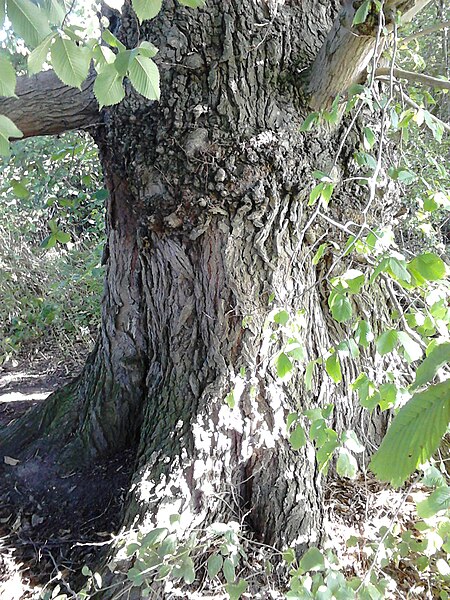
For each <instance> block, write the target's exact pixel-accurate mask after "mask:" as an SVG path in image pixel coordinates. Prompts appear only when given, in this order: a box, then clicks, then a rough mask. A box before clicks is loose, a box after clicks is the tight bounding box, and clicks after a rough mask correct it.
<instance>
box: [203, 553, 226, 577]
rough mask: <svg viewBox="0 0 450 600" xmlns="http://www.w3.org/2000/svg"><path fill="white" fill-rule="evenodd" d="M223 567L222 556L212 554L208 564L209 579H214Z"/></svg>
mask: <svg viewBox="0 0 450 600" xmlns="http://www.w3.org/2000/svg"><path fill="white" fill-rule="evenodd" d="M222 565H223V558H222V556H221V555H220V554H211V556H210V557H209V558H208V561H207V563H206V570H207V571H208V577H209V578H210V579H214V577H216V576H217V575H218V573H219V571H220V570H221V568H222Z"/></svg>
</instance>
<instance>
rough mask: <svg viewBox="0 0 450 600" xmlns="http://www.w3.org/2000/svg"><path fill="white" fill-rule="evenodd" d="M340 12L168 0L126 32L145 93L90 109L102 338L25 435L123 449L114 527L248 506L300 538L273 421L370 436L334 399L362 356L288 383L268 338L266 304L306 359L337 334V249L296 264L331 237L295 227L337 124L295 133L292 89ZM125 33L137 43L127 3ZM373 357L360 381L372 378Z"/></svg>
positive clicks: (357, 205) (300, 511)
mask: <svg viewBox="0 0 450 600" xmlns="http://www.w3.org/2000/svg"><path fill="white" fill-rule="evenodd" d="M338 5H339V3H338V2H317V1H313V0H305V1H303V2H286V3H284V5H283V7H282V8H280V7H279V6H278V5H277V3H274V2H269V3H267V4H266V3H264V2H259V1H256V0H240V1H239V2H234V1H230V2H223V3H220V5H216V3H212V2H211V3H208V6H207V8H205V9H204V10H197V11H190V10H188V9H184V8H182V7H180V5H179V4H178V3H175V2H171V0H169V1H168V2H165V3H164V8H163V12H162V13H161V14H160V15H159V16H158V17H157V18H156V19H154V20H152V21H151V22H150V23H144V24H143V26H141V27H140V29H139V40H142V39H149V40H150V41H152V42H153V43H155V45H157V46H158V47H159V49H160V52H159V54H158V55H157V57H156V59H155V60H156V61H157V63H158V66H159V68H160V73H161V89H162V95H161V101H160V102H159V103H152V102H148V101H146V100H145V99H144V98H142V97H141V96H139V95H138V94H136V93H135V92H133V91H132V90H128V91H129V93H128V94H127V97H126V99H125V100H124V102H123V103H122V104H120V105H119V106H117V107H115V108H113V109H111V110H108V111H105V113H104V126H102V127H101V128H99V132H98V134H97V141H98V143H99V147H100V151H101V156H102V160H103V166H104V170H105V177H106V182H107V185H108V187H109V192H110V199H109V202H108V212H107V235H108V240H107V248H106V252H105V260H106V265H107V276H106V284H105V296H104V302H103V316H102V329H101V337H100V340H99V343H98V345H97V348H96V350H95V351H94V353H93V354H92V356H91V357H90V359H89V362H88V365H87V367H86V369H85V371H84V373H83V374H82V375H81V376H80V378H79V380H78V381H76V382H75V383H74V384H72V387H71V388H70V389H69V390H68V393H67V394H66V397H65V398H66V400H65V404H64V406H63V407H61V404H60V402H61V395H60V396H54V397H53V398H52V399H50V401H49V403H48V404H47V406H46V408H45V410H44V412H39V416H40V424H39V426H37V427H36V415H31V416H30V417H28V421H27V422H26V427H27V432H28V433H27V436H28V437H27V439H28V440H31V439H32V438H39V436H41V435H42V434H43V433H44V434H45V435H47V438H44V440H43V441H41V442H39V443H40V444H42V445H43V446H45V445H47V446H51V443H50V442H51V441H52V440H53V441H54V440H55V439H56V438H57V437H58V436H59V437H61V436H62V437H63V438H64V439H65V440H67V442H68V444H67V446H66V449H65V452H64V453H63V457H67V456H71V457H72V458H74V457H75V458H78V459H79V457H80V456H82V455H83V456H85V457H86V456H87V457H91V458H92V457H95V456H98V455H105V454H108V453H109V454H112V453H115V452H119V451H120V450H122V449H124V448H126V447H129V446H130V445H132V444H135V445H136V448H137V458H136V471H135V477H134V483H133V486H132V490H131V492H130V495H129V502H128V509H127V512H126V515H125V520H124V527H129V526H131V525H135V524H141V525H143V526H145V525H148V524H157V525H158V526H162V525H164V524H166V523H167V522H168V519H169V516H170V515H171V514H173V513H178V514H180V515H181V522H182V525H183V527H184V528H185V529H186V530H190V529H192V528H194V527H200V526H204V525H205V524H207V523H209V522H211V521H213V520H216V519H220V520H224V519H229V518H233V519H234V520H239V519H241V518H242V517H243V515H247V516H246V522H247V524H248V525H249V526H250V527H251V528H252V530H253V532H254V533H255V535H256V536H257V538H258V539H259V540H261V541H264V542H266V543H270V544H276V545H278V546H280V547H282V546H285V545H287V544H293V545H295V546H297V547H298V548H299V549H303V548H305V547H307V546H308V545H310V544H314V543H316V542H317V541H318V540H319V538H320V524H321V519H322V506H321V501H322V496H321V484H320V476H319V473H318V470H317V466H316V462H315V456H314V450H313V448H312V446H311V445H310V444H307V445H306V447H305V448H304V449H302V450H300V451H298V452H295V451H293V450H292V448H291V446H290V444H289V443H288V440H287V433H286V417H287V415H288V414H289V413H290V412H293V411H297V410H303V409H307V408H314V407H322V406H325V405H326V404H328V403H330V402H332V403H334V405H335V415H336V416H335V426H336V427H337V428H338V429H339V430H342V429H343V428H346V427H352V428H354V429H357V430H358V431H359V433H360V434H362V435H363V436H364V438H367V439H368V440H372V441H377V440H378V439H379V437H380V436H381V435H382V434H383V427H384V422H383V421H382V420H380V419H378V420H377V419H373V420H370V419H369V417H368V416H367V413H366V412H364V411H361V410H360V409H359V408H358V407H357V404H356V402H355V401H354V398H353V397H350V395H349V392H348V389H349V388H348V386H349V383H350V382H351V381H352V380H353V379H354V378H355V377H356V375H357V374H358V373H359V372H360V371H361V369H362V367H361V365H362V363H363V362H364V363H365V362H368V361H367V360H366V359H367V358H368V357H366V356H362V358H361V359H360V360H352V359H346V360H345V361H343V365H342V367H343V383H342V384H338V385H335V384H332V383H331V382H330V380H329V378H328V377H327V376H326V374H325V373H324V371H323V369H322V368H319V367H318V368H317V369H316V374H315V377H314V382H313V386H312V389H311V390H310V391H307V390H306V388H305V385H304V378H303V375H304V373H303V372H302V370H301V369H300V370H299V371H298V372H297V374H296V375H294V377H293V378H292V379H291V380H289V381H287V382H286V381H282V380H281V379H280V378H279V377H278V376H277V374H276V370H275V367H274V360H273V359H274V357H275V356H276V355H277V353H278V352H279V351H280V349H281V347H282V346H281V345H282V342H281V341H280V340H281V339H282V335H283V334H280V335H279V336H278V335H277V336H275V340H273V339H272V337H271V333H272V329H271V327H272V325H267V324H266V319H267V316H268V312H269V311H270V310H271V309H272V307H276V306H279V307H280V308H282V307H289V309H290V310H291V314H292V315H293V316H295V315H296V314H297V318H298V321H299V323H298V327H297V326H296V327H297V329H298V331H297V330H295V334H296V335H297V336H298V338H299V339H300V340H301V342H302V345H303V347H304V349H305V359H306V361H308V360H310V359H316V358H318V357H320V356H322V355H323V353H324V352H327V351H328V350H329V349H330V348H331V347H332V346H333V344H335V343H336V342H339V341H341V340H342V339H343V337H345V336H346V332H345V328H343V327H342V326H340V325H339V324H338V323H336V322H334V321H333V320H332V319H331V317H330V315H329V312H328V307H327V294H328V291H327V289H326V283H325V282H324V281H323V278H324V275H325V274H326V272H327V270H328V268H329V265H330V262H331V261H332V260H333V256H332V255H331V254H328V255H327V256H325V258H324V259H323V261H322V262H321V263H319V265H317V267H316V266H314V265H313V264H312V260H311V259H312V256H313V255H314V253H315V251H316V249H317V245H318V244H319V243H320V242H321V240H324V239H325V238H326V239H331V238H332V237H333V231H328V230H327V225H326V223H325V226H324V223H315V224H314V226H311V227H310V228H309V229H307V228H306V227H305V226H306V223H307V222H308V220H309V218H310V216H311V209H309V208H308V207H307V202H308V196H309V192H310V189H311V187H312V185H313V182H312V178H311V172H312V170H313V169H315V168H319V169H322V170H324V171H327V169H329V168H330V166H331V165H332V164H333V162H334V155H335V148H336V147H337V145H338V141H337V140H338V135H339V132H334V133H327V132H320V134H319V135H317V134H302V133H299V127H300V124H301V123H302V121H303V119H304V118H305V116H306V115H307V114H308V112H309V108H308V107H307V106H306V104H305V101H304V100H303V98H302V96H301V94H300V93H299V91H298V87H297V79H298V77H297V73H298V70H299V69H300V70H302V69H303V68H305V67H306V66H308V65H309V64H311V62H312V60H313V58H314V56H316V55H317V52H318V50H319V47H320V45H321V43H322V42H323V40H324V37H325V32H326V31H328V29H329V28H330V26H331V23H332V22H333V19H334V17H335V15H336V13H337V10H338V8H339V6H338ZM121 39H122V41H123V42H124V43H126V44H127V45H128V46H129V47H134V46H135V45H136V43H137V42H138V32H137V30H136V19H135V17H134V16H133V15H131V14H130V12H129V8H128V7H126V8H125V11H124V15H123V20H122V38H121ZM349 140H352V136H350V137H349ZM354 143H356V140H355V139H353V144H354ZM350 145H351V144H350ZM351 153H352V148H351V147H350V148H349V149H348V150H345V149H344V152H343V153H342V155H341V157H340V160H339V161H338V164H337V167H336V168H337V171H339V175H342V179H345V177H346V176H351V175H352V173H351V172H349V169H350V167H349V161H350V157H351ZM358 198H359V194H358V192H357V190H356V189H355V188H352V187H350V186H347V188H344V187H342V188H341V189H338V190H337V191H336V197H335V199H334V200H333V208H332V209H331V210H332V212H330V213H329V214H330V215H331V216H332V217H333V218H335V219H336V220H342V222H345V221H347V220H352V221H354V222H359V220H361V218H362V217H361V209H362V208H363V206H364V199H358ZM385 208H386V198H385V199H384V200H383V210H385ZM372 209H373V211H372V213H371V215H369V218H374V219H376V221H377V222H381V220H382V215H381V209H380V207H377V206H376V203H373V206H372ZM336 239H337V238H336ZM339 241H342V240H339ZM342 268H343V269H344V266H342ZM272 297H273V299H272ZM299 311H302V312H301V313H299ZM355 311H356V312H358V313H359V314H360V315H361V316H362V317H363V318H366V319H367V320H373V321H374V323H375V331H377V327H381V326H382V323H383V321H384V320H387V319H388V309H387V307H386V305H385V303H384V302H383V300H382V298H381V296H380V302H376V301H375V302H374V298H373V296H372V297H370V298H364V297H362V299H361V300H360V301H359V305H358V306H356V305H355ZM302 319H303V320H305V323H304V324H303V325H302V324H301V321H302ZM294 320H295V319H294ZM347 335H348V332H347ZM277 340H278V341H277ZM284 340H286V337H284ZM378 367H380V365H378V366H377V365H373V366H372V368H373V370H374V371H375V373H374V374H372V373H371V372H370V371H367V369H366V372H368V375H369V376H371V375H373V376H374V378H376V370H377V368H378ZM233 390H234V398H233V400H234V407H232V408H231V407H230V406H229V405H228V403H227V402H226V401H225V400H226V398H227V396H228V399H229V400H230V396H229V393H230V392H231V391H233ZM62 396H64V394H62ZM69 396H70V398H69V400H68V399H67V398H68V397H69ZM231 403H232V402H231ZM55 411H58V414H59V415H61V416H60V417H59V424H61V423H62V424H63V425H64V426H63V427H62V428H61V427H58V428H57V427H56V425H55V421H54V420H52V414H53V415H54V414H55ZM33 423H34V429H32V426H33ZM22 425H23V424H22ZM56 429H57V430H56ZM64 434H65V435H64ZM8 438H9V439H13V438H14V434H13V429H11V433H10V435H9V436H8ZM50 438H51V439H50Z"/></svg>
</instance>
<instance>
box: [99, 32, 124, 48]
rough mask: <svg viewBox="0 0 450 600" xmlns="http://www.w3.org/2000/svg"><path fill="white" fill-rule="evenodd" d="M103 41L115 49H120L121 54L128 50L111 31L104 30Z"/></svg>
mask: <svg viewBox="0 0 450 600" xmlns="http://www.w3.org/2000/svg"><path fill="white" fill-rule="evenodd" d="M102 38H103V41H104V42H106V43H107V44H109V45H110V46H112V47H113V48H118V50H119V51H120V52H123V51H125V50H126V49H127V48H126V46H124V45H123V44H122V42H121V41H120V40H118V39H117V38H116V36H115V35H113V34H112V33H111V32H110V30H109V29H104V30H103V33H102Z"/></svg>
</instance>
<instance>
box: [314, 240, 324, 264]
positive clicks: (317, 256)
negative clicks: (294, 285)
mask: <svg viewBox="0 0 450 600" xmlns="http://www.w3.org/2000/svg"><path fill="white" fill-rule="evenodd" d="M327 247H328V244H327V243H325V244H320V246H319V248H318V250H317V252H316V253H315V254H314V258H313V259H312V264H313V265H317V264H318V262H319V260H320V259H321V258H322V256H323V255H324V252H325V250H326V249H327Z"/></svg>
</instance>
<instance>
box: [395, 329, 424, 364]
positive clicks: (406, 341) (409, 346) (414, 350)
mask: <svg viewBox="0 0 450 600" xmlns="http://www.w3.org/2000/svg"><path fill="white" fill-rule="evenodd" d="M397 337H398V341H399V342H400V344H401V346H402V347H403V350H404V356H405V358H406V360H407V361H408V362H409V363H412V362H414V361H415V360H419V359H421V358H422V355H423V351H422V348H421V347H420V345H419V344H418V343H417V342H415V341H414V340H413V339H412V337H411V336H410V335H408V334H407V333H406V332H405V331H399V332H398V334H397Z"/></svg>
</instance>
